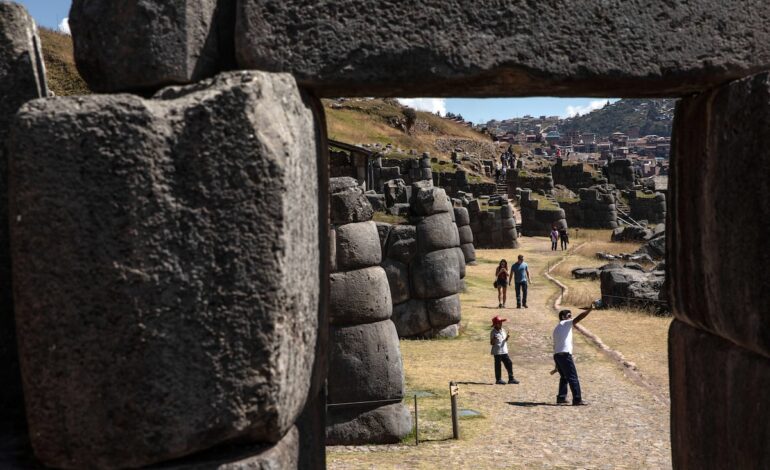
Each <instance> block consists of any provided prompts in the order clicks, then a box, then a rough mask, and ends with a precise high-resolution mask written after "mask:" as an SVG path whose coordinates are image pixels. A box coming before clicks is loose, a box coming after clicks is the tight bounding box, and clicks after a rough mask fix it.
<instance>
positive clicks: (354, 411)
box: [326, 403, 413, 445]
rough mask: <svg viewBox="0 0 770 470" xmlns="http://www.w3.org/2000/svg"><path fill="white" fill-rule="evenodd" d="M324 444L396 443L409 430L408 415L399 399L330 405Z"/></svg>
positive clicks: (410, 421) (409, 420)
mask: <svg viewBox="0 0 770 470" xmlns="http://www.w3.org/2000/svg"><path fill="white" fill-rule="evenodd" d="M327 420H328V423H329V425H328V426H327V428H326V443H327V444H328V445H360V444H397V443H399V442H401V439H402V438H403V437H404V436H406V435H407V434H409V433H410V432H411V431H412V427H413V426H412V415H411V414H410V413H409V410H408V409H407V408H406V407H405V406H404V405H403V404H401V403H394V404H392V405H385V406H380V407H376V408H372V405H369V406H368V407H367V406H357V407H355V408H342V407H336V406H330V407H329V411H328V412H327Z"/></svg>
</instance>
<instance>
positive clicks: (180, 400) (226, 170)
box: [9, 72, 325, 468]
mask: <svg viewBox="0 0 770 470" xmlns="http://www.w3.org/2000/svg"><path fill="white" fill-rule="evenodd" d="M315 109H318V108H311V107H310V106H309V105H308V103H307V102H306V101H305V100H304V99H303V97H302V96H301V95H300V93H299V90H298V88H297V86H296V83H295V82H294V79H293V78H292V77H291V76H289V75H274V74H267V73H261V72H236V73H227V74H222V75H220V76H218V77H216V78H215V79H212V80H208V81H204V82H201V83H199V84H196V85H194V86H189V87H172V88H168V89H164V90H161V91H160V92H158V93H157V94H156V95H155V96H154V97H153V98H152V99H142V98H139V97H137V96H133V95H109V96H108V95H92V96H87V97H76V98H52V99H47V100H36V101H32V102H29V103H27V104H26V105H24V106H23V107H22V108H21V110H20V111H19V114H18V116H17V119H16V121H15V124H14V127H13V129H12V131H11V139H10V145H9V151H10V154H11V155H12V157H11V158H10V161H9V166H10V171H9V174H10V175H11V186H12V187H13V188H14V189H13V192H12V194H11V195H10V199H9V208H10V220H13V221H14V223H13V224H12V225H11V252H12V256H13V277H14V297H15V299H14V300H15V305H16V321H17V325H16V327H17V332H18V339H19V355H20V357H21V359H22V360H21V364H22V369H21V370H22V378H23V382H24V398H25V401H26V403H27V420H28V425H29V431H30V432H29V436H30V439H31V441H32V446H33V448H34V451H35V455H36V456H37V458H38V459H40V460H41V461H42V462H43V463H44V464H46V465H49V466H53V467H58V468H84V467H85V468H87V467H137V466H143V465H149V464H154V463H159V462H166V461H170V460H173V459H177V458H181V457H185V456H191V455H194V454H196V453H200V452H202V451H206V450H208V449H210V448H212V447H215V446H217V445H219V444H223V443H227V442H232V441H239V442H240V443H242V444H243V445H251V447H252V448H253V450H252V452H253V453H261V452H269V451H267V450H264V449H265V446H268V447H270V446H274V445H277V446H294V447H293V449H290V451H288V452H277V454H276V455H281V456H283V457H281V458H286V459H288V460H286V461H280V462H274V463H273V464H274V465H278V466H280V467H284V466H285V465H290V464H291V463H292V462H293V461H295V460H296V458H295V457H296V455H297V453H298V448H297V447H296V446H297V445H298V443H297V442H298V441H297V440H295V439H293V438H292V437H291V436H292V432H293V431H292V429H293V427H294V425H295V422H296V421H297V418H298V416H299V415H300V413H301V412H302V411H303V409H304V408H305V403H306V401H307V399H308V396H313V394H315V393H317V391H314V390H313V388H312V381H313V377H314V365H315V363H316V362H315V353H316V338H317V336H316V334H317V330H318V326H319V315H318V306H319V303H320V301H321V299H320V298H319V286H320V285H321V278H322V276H323V275H324V269H323V267H322V266H324V264H322V263H321V262H315V261H313V260H318V257H319V252H320V253H323V252H324V251H323V250H321V248H320V247H321V245H320V240H319V238H320V234H319V224H318V218H319V215H320V212H319V199H320V200H321V201H323V200H324V198H323V194H324V193H323V192H322V191H319V186H318V167H317V166H316V165H308V164H307V158H308V156H309V155H310V156H319V163H320V164H319V166H322V165H325V158H323V157H322V151H323V150H322V147H321V144H322V142H319V140H318V139H317V133H316V132H315V130H314V129H315V127H316V126H317V125H318V121H317V118H316V117H315V115H314V111H315ZM266 195H269V197H266ZM319 196H320V198H319ZM43 226H45V227H55V229H52V230H40V227H43ZM298 279H301V282H302V285H303V286H302V288H301V289H298V288H297V284H296V282H297V280H298ZM42 285H45V295H41V292H40V287H39V286H42ZM298 338H301V341H298ZM322 352H323V351H322ZM63 372H66V373H63ZM159 417H165V418H163V419H160V418H159ZM146 436H152V439H147V438H146ZM287 436H288V437H287ZM285 439H289V441H286V440H285ZM255 444H259V445H258V446H256V447H255ZM252 457H254V458H256V457H255V456H254V455H251V456H247V457H244V459H246V460H248V459H251V458H252ZM193 460H194V459H193ZM190 465H192V466H194V464H193V463H190Z"/></svg>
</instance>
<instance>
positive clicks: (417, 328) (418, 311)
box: [392, 300, 431, 338]
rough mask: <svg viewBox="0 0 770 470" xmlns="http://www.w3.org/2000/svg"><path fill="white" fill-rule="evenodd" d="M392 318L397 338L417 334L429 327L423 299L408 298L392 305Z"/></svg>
mask: <svg viewBox="0 0 770 470" xmlns="http://www.w3.org/2000/svg"><path fill="white" fill-rule="evenodd" d="M392 320H393V323H394V324H395V325H396V331H397V332H398V336H399V338H410V337H413V336H419V335H422V334H424V333H427V332H428V331H430V329H431V326H430V322H429V321H428V312H427V311H426V310H425V301H424V300H410V301H408V302H404V303H402V304H398V305H394V306H393V317H392Z"/></svg>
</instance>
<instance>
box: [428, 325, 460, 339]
mask: <svg viewBox="0 0 770 470" xmlns="http://www.w3.org/2000/svg"><path fill="white" fill-rule="evenodd" d="M458 336H460V325H459V324H454V325H449V326H447V327H445V328H441V329H434V330H433V331H431V337H432V338H456V337H458Z"/></svg>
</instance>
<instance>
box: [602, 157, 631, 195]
mask: <svg viewBox="0 0 770 470" xmlns="http://www.w3.org/2000/svg"><path fill="white" fill-rule="evenodd" d="M604 171H605V173H606V176H607V181H608V182H609V183H610V184H614V185H615V187H617V188H618V189H629V188H632V187H633V186H634V184H635V179H634V168H633V167H632V166H631V160H626V159H623V160H613V161H611V162H610V163H609V164H607V166H606V167H604Z"/></svg>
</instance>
